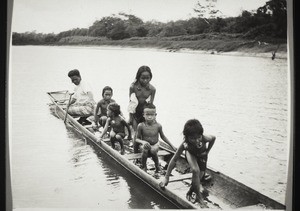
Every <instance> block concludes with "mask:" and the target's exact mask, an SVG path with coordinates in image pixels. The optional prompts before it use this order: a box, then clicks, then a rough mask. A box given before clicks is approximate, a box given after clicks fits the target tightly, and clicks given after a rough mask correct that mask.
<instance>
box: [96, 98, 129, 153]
mask: <svg viewBox="0 0 300 211" xmlns="http://www.w3.org/2000/svg"><path fill="white" fill-rule="evenodd" d="M120 114H121V111H120V106H119V105H118V104H117V103H115V102H112V103H110V104H108V106H107V119H106V123H105V126H104V129H103V132H102V134H101V136H100V139H102V138H103V136H104V135H105V134H106V132H107V129H108V126H111V131H110V142H111V146H112V148H113V149H115V142H116V141H117V142H119V144H120V146H121V154H122V155H124V153H125V149H124V143H123V139H124V137H125V127H126V128H127V130H128V140H131V131H130V127H129V125H128V124H127V122H126V121H125V119H124V118H123V117H122V116H121V115H120Z"/></svg>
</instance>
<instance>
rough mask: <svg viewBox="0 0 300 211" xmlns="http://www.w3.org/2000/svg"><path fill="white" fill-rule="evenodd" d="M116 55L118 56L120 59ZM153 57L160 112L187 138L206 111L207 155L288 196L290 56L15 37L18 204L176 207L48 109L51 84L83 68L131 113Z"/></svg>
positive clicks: (251, 182) (63, 84)
mask: <svg viewBox="0 0 300 211" xmlns="http://www.w3.org/2000/svg"><path fill="white" fill-rule="evenodd" d="M116 61H117V62H116ZM141 65H149V66H150V68H151V69H152V72H153V79H152V81H151V82H152V84H153V85H154V86H155V87H156V89H157V93H156V96H155V100H154V103H155V105H156V107H157V113H158V114H157V121H158V122H160V123H161V124H162V125H163V130H164V133H165V134H166V136H167V137H168V139H169V140H170V141H172V142H173V143H174V145H175V146H178V145H179V144H180V143H181V142H182V129H183V125H184V123H185V122H186V120H187V119H190V118H198V119H199V120H200V121H201V122H202V124H203V126H204V131H205V133H208V134H214V135H216V137H217V140H216V143H215V145H214V147H213V149H212V150H211V152H210V155H209V160H208V165H209V166H211V167H213V168H214V169H217V170H219V171H221V172H223V173H225V174H227V175H229V176H231V177H233V178H235V179H237V180H238V181H240V182H242V183H245V184H246V185H248V186H250V187H252V188H254V189H256V190H258V191H260V192H262V193H264V194H266V195H268V196H270V197H272V198H274V199H276V200H279V201H280V202H282V203H284V197H285V190H286V177H287V174H286V173H287V172H286V171H287V157H288V141H289V140H288V139H287V137H288V132H287V131H288V128H287V122H288V118H287V116H288V112H289V109H288V97H287V96H288V92H287V90H288V83H287V81H288V78H287V61H286V60H283V59H277V60H271V59H269V58H254V57H237V56H225V55H223V56H222V55H205V54H190V53H169V52H163V51H155V50H146V49H126V48H124V49H123V48H121V49H120V48H98V47H45V46H18V47H17V46H14V47H13V48H12V61H11V68H12V69H11V71H10V80H11V81H10V82H11V83H10V100H11V104H10V111H11V117H10V124H11V131H10V134H11V144H10V146H11V156H12V160H11V163H12V192H13V199H14V206H16V207H91V208H98V207H100V208H107V209H109V208H114V209H115V208H116V209H118V208H124V207H128V208H172V205H170V204H169V203H168V202H166V201H164V200H163V199H161V197H160V196H159V195H157V194H154V193H153V192H152V190H151V189H150V188H148V187H146V186H145V185H144V184H142V183H141V182H139V181H137V180H136V179H135V177H133V176H132V175H130V174H129V173H127V172H125V171H124V170H123V169H122V168H120V167H119V166H118V165H116V164H115V163H114V162H112V161H111V159H109V158H107V157H105V155H104V154H101V152H98V151H96V150H95V149H94V148H93V147H92V146H90V145H88V144H86V143H85V141H84V140H83V139H82V138H81V137H80V136H78V134H77V133H76V132H75V131H73V130H72V129H70V128H68V127H67V128H66V127H64V123H63V121H61V120H58V119H57V118H54V117H53V115H51V113H50V112H49V108H48V105H47V103H49V102H50V101H49V99H48V96H47V95H46V92H49V91H55V90H66V89H68V88H69V87H68V85H71V82H70V80H69V78H68V77H67V72H68V71H69V70H70V69H74V68H77V69H79V70H80V71H81V72H82V77H83V80H85V81H88V82H89V83H90V84H91V85H92V87H93V91H94V96H95V99H96V101H98V100H100V98H101V91H102V88H103V87H104V86H106V85H109V86H111V87H113V89H114V95H113V98H114V99H115V100H116V101H117V102H118V103H119V104H120V105H121V109H122V111H123V113H124V114H125V116H126V114H127V111H126V108H127V104H128V91H129V86H130V84H131V83H132V82H133V80H134V77H135V74H136V71H137V69H138V68H139V67H140V66H141Z"/></svg>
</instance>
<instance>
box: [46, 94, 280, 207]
mask: <svg viewBox="0 0 300 211" xmlns="http://www.w3.org/2000/svg"><path fill="white" fill-rule="evenodd" d="M63 92H64V91H62V92H48V93H47V94H48V95H49V96H50V99H51V101H52V102H53V104H54V105H55V109H56V113H57V115H58V116H59V118H61V119H63V118H64V117H65V114H66V112H65V110H64V109H63V108H62V106H61V105H59V104H58V103H57V102H58V100H57V99H55V98H54V97H53V96H52V95H51V93H56V94H57V93H63ZM66 124H69V125H70V126H72V127H73V128H74V129H75V130H77V131H78V132H79V133H80V134H82V135H83V136H85V137H87V138H88V140H89V141H90V142H91V143H92V144H93V145H94V146H96V147H97V148H98V149H100V150H102V151H103V152H105V153H106V154H107V155H108V156H110V157H111V158H113V160H115V161H116V162H117V163H119V164H120V165H122V166H123V167H124V168H125V169H126V170H128V171H129V172H131V173H132V174H133V175H135V176H136V177H137V178H139V179H140V180H142V181H143V182H145V183H146V184H147V185H148V186H149V187H151V188H152V189H153V190H155V191H156V192H157V193H159V194H160V195H162V196H163V197H164V198H165V199H167V200H168V201H170V202H171V203H173V204H174V205H175V206H177V207H179V208H189V209H199V208H200V207H199V206H197V205H195V204H192V203H191V202H190V201H188V200H187V199H186V198H185V197H182V196H179V195H178V194H177V193H176V191H174V190H173V189H172V188H171V187H170V188H169V186H171V184H172V183H176V182H178V181H184V180H190V179H191V176H192V174H191V173H187V174H183V175H176V176H174V177H170V182H169V183H170V185H169V186H167V187H165V188H164V189H161V188H160V187H159V181H158V180H157V179H155V178H154V177H152V176H151V175H149V174H147V173H146V172H144V171H143V170H141V169H140V168H139V167H138V166H136V165H135V164H133V163H132V162H131V161H130V160H132V159H135V158H137V157H139V156H140V154H126V155H121V154H120V153H119V152H117V151H116V150H114V149H112V148H111V146H109V145H108V144H107V143H105V141H99V140H98V139H97V137H96V136H95V135H94V134H93V133H92V132H91V131H89V130H88V129H87V128H85V127H84V126H82V125H81V124H79V123H78V122H77V121H76V120H75V119H74V118H73V117H72V116H70V115H69V114H67V121H66ZM161 149H162V151H161V152H160V156H165V155H168V154H169V153H174V152H173V151H172V149H170V148H168V146H167V145H162V146H161ZM183 157H184V156H182V158H183ZM207 172H208V173H209V174H210V175H211V176H212V181H213V182H210V183H208V184H207V186H206V189H207V190H208V191H209V192H210V193H211V194H212V195H216V196H218V198H219V197H220V198H222V201H223V202H224V203H226V204H227V205H226V206H227V208H248V207H255V208H259V209H264V208H267V209H281V210H285V205H283V204H281V203H279V202H277V201H275V200H273V199H271V198H269V197H267V196H265V195H263V194H261V193H259V192H258V191H255V190H254V189H252V188H250V187H248V186H246V185H244V184H242V183H240V182H238V181H236V180H234V179H232V178H230V177H228V176H226V175H225V174H223V173H221V172H219V171H216V170H214V169H212V168H208V169H207ZM217 201H218V202H219V200H217ZM261 205H262V206H261ZM220 209H221V208H220Z"/></svg>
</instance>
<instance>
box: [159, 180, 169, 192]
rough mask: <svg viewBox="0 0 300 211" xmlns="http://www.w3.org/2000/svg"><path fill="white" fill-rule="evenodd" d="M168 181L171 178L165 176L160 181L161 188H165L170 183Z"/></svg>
mask: <svg viewBox="0 0 300 211" xmlns="http://www.w3.org/2000/svg"><path fill="white" fill-rule="evenodd" d="M168 183H169V180H168V179H167V178H166V177H164V178H163V180H162V181H161V182H160V183H159V187H160V188H161V189H165V187H166V186H167V185H168Z"/></svg>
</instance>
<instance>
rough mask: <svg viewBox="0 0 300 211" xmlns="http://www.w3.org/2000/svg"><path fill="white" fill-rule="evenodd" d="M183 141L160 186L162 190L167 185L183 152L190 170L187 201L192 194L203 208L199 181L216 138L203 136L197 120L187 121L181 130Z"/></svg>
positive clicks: (203, 173)
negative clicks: (190, 183)
mask: <svg viewBox="0 0 300 211" xmlns="http://www.w3.org/2000/svg"><path fill="white" fill-rule="evenodd" d="M183 135H184V141H183V143H182V144H181V145H180V146H179V148H178V149H177V151H176V153H175V154H174V156H173V158H172V159H171V161H170V163H169V166H168V169H167V172H166V175H165V177H164V179H163V180H162V182H161V183H160V186H161V187H162V188H164V187H165V186H166V185H168V182H169V176H170V174H171V172H172V170H173V168H174V167H175V163H176V161H177V159H178V158H179V157H180V155H181V154H182V152H183V150H185V156H186V159H187V161H188V163H189V166H190V168H191V172H192V173H193V176H192V185H191V187H190V189H189V191H188V192H187V194H186V197H187V199H188V200H191V199H192V194H193V192H194V193H195V194H196V200H195V201H197V202H199V203H200V204H201V205H203V206H205V203H204V201H203V196H202V194H201V192H200V181H201V179H202V177H203V176H204V175H205V171H206V163H207V158H208V153H209V151H210V150H211V148H212V146H213V145H214V143H215V140H216V137H215V136H213V135H204V134H203V127H202V125H201V123H200V122H199V121H198V120H197V119H191V120H188V121H187V122H186V123H185V125H184V129H183Z"/></svg>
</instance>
